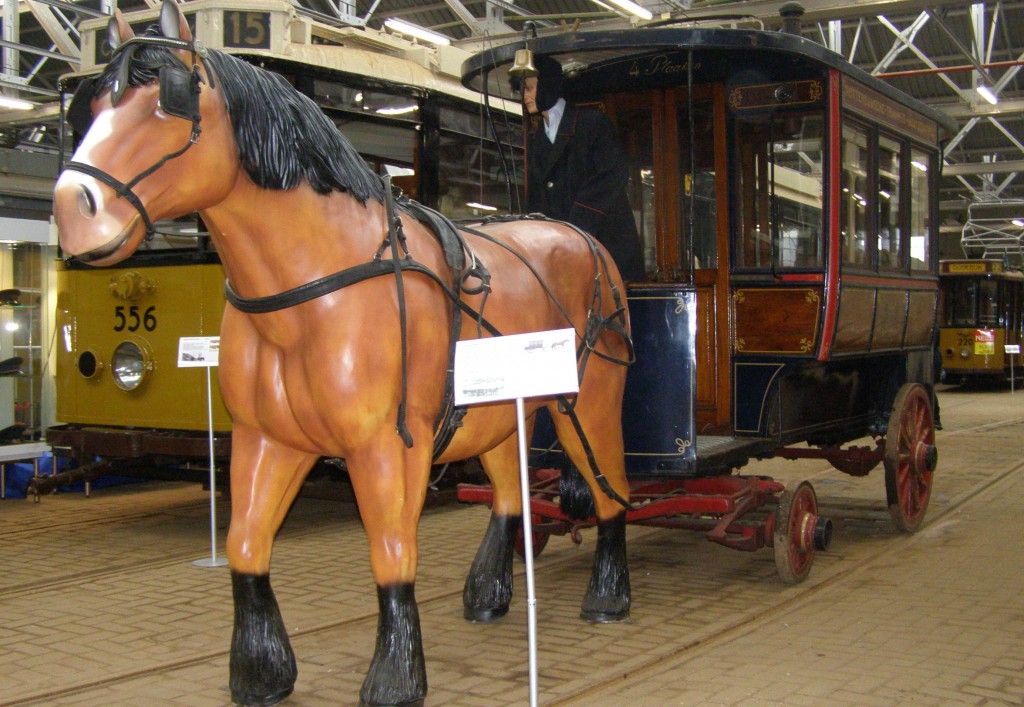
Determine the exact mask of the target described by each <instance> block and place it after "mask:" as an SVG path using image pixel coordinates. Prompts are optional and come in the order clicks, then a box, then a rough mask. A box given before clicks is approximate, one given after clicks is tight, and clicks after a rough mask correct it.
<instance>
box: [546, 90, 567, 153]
mask: <svg viewBox="0 0 1024 707" xmlns="http://www.w3.org/2000/svg"><path fill="white" fill-rule="evenodd" d="M564 113H565V99H564V98H559V99H558V100H557V101H555V105H553V106H551V107H550V108H548V119H547V120H546V121H544V133H545V134H546V135H547V136H548V140H550V141H551V142H552V143H554V141H555V138H556V137H558V125H559V123H561V122H562V115H563V114H564Z"/></svg>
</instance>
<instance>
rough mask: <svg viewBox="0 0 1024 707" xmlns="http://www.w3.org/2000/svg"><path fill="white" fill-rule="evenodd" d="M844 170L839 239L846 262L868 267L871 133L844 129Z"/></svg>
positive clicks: (857, 129) (855, 128) (856, 127)
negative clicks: (869, 140) (869, 147)
mask: <svg viewBox="0 0 1024 707" xmlns="http://www.w3.org/2000/svg"><path fill="white" fill-rule="evenodd" d="M842 149H843V168H842V175H841V177H840V179H841V180H842V187H841V188H842V191H841V193H840V195H839V238H840V247H841V248H842V259H843V263H844V264H847V265H855V266H860V267H864V268H866V267H868V266H869V265H870V263H869V260H868V230H869V228H868V196H869V193H868V169H869V163H868V154H869V153H868V133H867V130H865V129H864V128H862V127H860V126H857V125H847V126H845V127H844V128H843V147H842Z"/></svg>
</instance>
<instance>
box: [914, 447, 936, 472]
mask: <svg viewBox="0 0 1024 707" xmlns="http://www.w3.org/2000/svg"><path fill="white" fill-rule="evenodd" d="M913 460H914V473H915V474H924V473H927V472H931V471H935V467H937V466H938V464H939V449H938V447H936V446H935V445H934V444H928V443H927V442H918V443H917V444H916V445H914V454H913Z"/></svg>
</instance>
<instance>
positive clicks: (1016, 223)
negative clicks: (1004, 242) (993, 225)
mask: <svg viewBox="0 0 1024 707" xmlns="http://www.w3.org/2000/svg"><path fill="white" fill-rule="evenodd" d="M1011 223H1012V224H1013V225H1014V226H1016V227H1017V228H1024V221H1022V220H1020V219H1019V218H1015V219H1013V221H1011Z"/></svg>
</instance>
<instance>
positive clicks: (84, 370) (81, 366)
mask: <svg viewBox="0 0 1024 707" xmlns="http://www.w3.org/2000/svg"><path fill="white" fill-rule="evenodd" d="M102 370H103V364H102V363H101V362H100V361H99V360H98V359H97V358H96V354H94V353H93V352H92V351H83V352H82V353H81V355H79V357H78V372H79V373H80V374H82V377H83V378H88V379H90V380H91V379H93V378H95V377H96V376H98V375H99V374H100V371H102Z"/></svg>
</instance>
